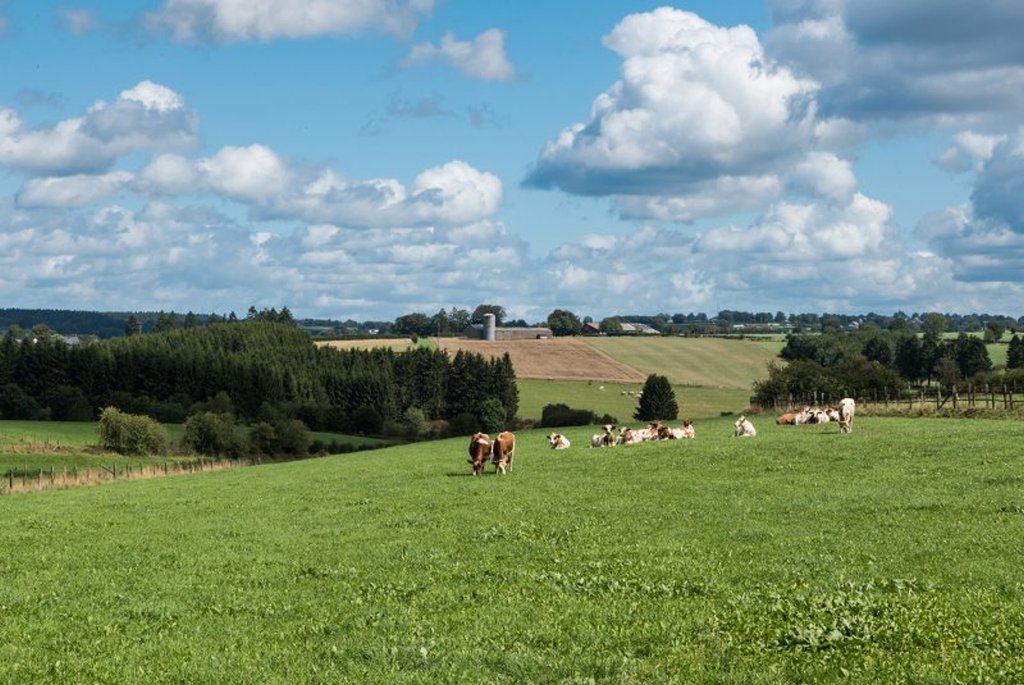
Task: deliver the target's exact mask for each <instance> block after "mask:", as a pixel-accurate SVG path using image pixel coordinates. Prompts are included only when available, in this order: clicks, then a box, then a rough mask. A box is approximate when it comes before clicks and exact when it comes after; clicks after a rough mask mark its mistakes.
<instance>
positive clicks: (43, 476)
mask: <svg viewBox="0 0 1024 685" xmlns="http://www.w3.org/2000/svg"><path fill="white" fill-rule="evenodd" d="M251 463H252V462H249V461H245V460H238V459H230V460H229V459H190V460H186V461H178V462H165V463H163V464H131V463H117V462H114V463H111V464H101V465H99V466H88V467H78V466H63V467H57V466H40V467H29V466H23V467H20V468H9V469H7V471H6V472H5V473H4V474H3V477H2V479H0V495H8V494H13V493H18V492H33V491H38V490H51V489H55V488H69V487H76V486H80V485H98V484H100V483H108V482H112V481H116V480H142V479H147V478H158V477H163V476H173V475H178V474H184V473H198V472H202V471H218V470H221V469H227V468H235V467H239V466H249V465H250V464H251Z"/></svg>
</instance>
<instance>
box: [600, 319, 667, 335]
mask: <svg viewBox="0 0 1024 685" xmlns="http://www.w3.org/2000/svg"><path fill="white" fill-rule="evenodd" d="M621 326H622V333H621V335H661V333H659V332H658V329H656V328H653V327H651V326H648V325H647V324H645V323H628V322H625V321H623V322H622V323H621ZM583 335H604V333H602V332H601V326H600V325H599V324H597V323H595V322H589V323H585V324H583Z"/></svg>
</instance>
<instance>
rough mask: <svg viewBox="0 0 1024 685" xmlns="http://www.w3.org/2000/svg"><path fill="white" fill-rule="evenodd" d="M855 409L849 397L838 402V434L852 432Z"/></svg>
mask: <svg viewBox="0 0 1024 685" xmlns="http://www.w3.org/2000/svg"><path fill="white" fill-rule="evenodd" d="M856 408H857V404H856V402H854V401H853V399H852V398H850V397H844V398H843V399H841V400H839V432H840V433H849V432H850V431H852V430H853V413H854V410H855V409H856Z"/></svg>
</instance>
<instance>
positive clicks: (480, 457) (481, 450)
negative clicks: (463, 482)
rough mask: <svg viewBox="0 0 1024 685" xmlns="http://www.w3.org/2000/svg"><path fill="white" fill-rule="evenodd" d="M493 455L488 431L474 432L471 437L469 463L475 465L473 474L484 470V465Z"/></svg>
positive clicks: (476, 474) (478, 473)
mask: <svg viewBox="0 0 1024 685" xmlns="http://www.w3.org/2000/svg"><path fill="white" fill-rule="evenodd" d="M490 457H491V437H490V436H489V435H487V433H474V434H473V437H471V438H470V439H469V459H468V461H469V463H470V464H472V465H473V475H474V476H479V475H480V474H481V473H483V472H484V465H485V464H486V463H487V460H488V459H490Z"/></svg>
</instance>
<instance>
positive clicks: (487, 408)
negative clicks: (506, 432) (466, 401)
mask: <svg viewBox="0 0 1024 685" xmlns="http://www.w3.org/2000/svg"><path fill="white" fill-rule="evenodd" d="M506 413H507V412H506V411H505V405H503V404H502V403H501V400H499V399H498V398H496V397H488V398H487V399H486V400H484V401H483V402H481V403H480V425H481V426H483V427H484V431H485V432H487V433H495V432H497V431H500V430H501V429H503V428H505V415H506Z"/></svg>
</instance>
